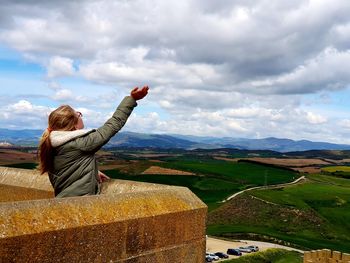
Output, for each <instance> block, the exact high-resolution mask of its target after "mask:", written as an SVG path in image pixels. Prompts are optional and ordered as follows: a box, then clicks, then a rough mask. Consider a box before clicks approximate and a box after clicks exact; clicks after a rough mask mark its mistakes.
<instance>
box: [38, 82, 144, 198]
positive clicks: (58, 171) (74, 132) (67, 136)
mask: <svg viewBox="0 0 350 263" xmlns="http://www.w3.org/2000/svg"><path fill="white" fill-rule="evenodd" d="M147 93H148V86H144V87H143V88H142V89H139V88H137V87H136V88H134V89H133V90H132V91H131V96H127V97H125V98H124V99H123V101H122V102H121V103H120V104H119V106H118V108H117V109H116V111H115V112H114V114H113V116H112V117H111V118H110V119H109V120H107V122H106V123H105V124H104V125H103V126H102V127H100V128H98V129H93V130H83V128H84V123H83V120H82V114H81V113H80V112H76V111H74V110H73V109H72V108H71V107H70V106H68V105H63V106H61V107H59V108H57V109H56V110H54V111H53V112H51V113H50V115H49V120H48V128H47V129H46V130H45V132H44V133H43V135H42V138H41V140H40V144H39V161H40V165H39V167H40V172H41V174H43V173H45V172H48V175H49V178H50V182H51V184H52V186H53V188H54V190H55V196H56V197H68V196H82V195H94V194H99V193H100V184H99V183H100V182H102V181H103V180H105V179H108V177H107V176H105V175H104V174H102V173H101V172H99V171H98V168H97V162H96V158H95V153H96V152H97V151H98V150H99V149H100V148H101V147H102V146H103V145H105V144H106V143H107V142H108V141H109V140H110V139H111V138H112V137H113V136H114V135H115V134H116V133H117V132H118V131H119V130H120V129H121V128H122V127H123V126H124V124H125V122H126V121H127V119H128V117H129V116H130V114H131V112H132V110H133V109H134V107H136V106H137V103H136V101H137V100H140V99H142V98H144V97H145V96H146V95H147Z"/></svg>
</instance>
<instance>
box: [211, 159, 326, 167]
mask: <svg viewBox="0 0 350 263" xmlns="http://www.w3.org/2000/svg"><path fill="white" fill-rule="evenodd" d="M214 158H215V159H218V160H224V161H230V162H237V161H239V160H248V161H254V162H259V163H266V164H273V165H280V166H288V167H302V166H311V165H330V164H331V162H327V161H324V160H321V159H317V158H313V159H311V158H310V159H305V158H262V157H254V158H224V157H214Z"/></svg>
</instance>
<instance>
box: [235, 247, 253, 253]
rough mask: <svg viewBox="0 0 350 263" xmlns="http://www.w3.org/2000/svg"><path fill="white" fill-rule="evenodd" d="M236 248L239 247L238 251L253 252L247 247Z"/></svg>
mask: <svg viewBox="0 0 350 263" xmlns="http://www.w3.org/2000/svg"><path fill="white" fill-rule="evenodd" d="M238 249H239V251H241V252H245V253H250V252H253V250H252V249H251V248H249V247H239V248H238Z"/></svg>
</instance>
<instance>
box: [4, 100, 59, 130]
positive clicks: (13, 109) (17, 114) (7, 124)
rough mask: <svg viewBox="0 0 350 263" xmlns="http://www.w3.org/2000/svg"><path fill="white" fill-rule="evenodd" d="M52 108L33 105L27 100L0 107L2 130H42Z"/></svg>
mask: <svg viewBox="0 0 350 263" xmlns="http://www.w3.org/2000/svg"><path fill="white" fill-rule="evenodd" d="M52 110H53V109H52V108H49V107H45V106H40V105H34V104H32V103H31V102H30V101H28V100H20V101H18V102H16V103H13V104H8V105H5V106H2V107H0V112H1V114H0V123H1V127H4V128H13V129H19V128H22V129H23V128H26V129H29V128H42V127H45V125H46V123H47V117H48V115H49V113H50V112H51V111H52Z"/></svg>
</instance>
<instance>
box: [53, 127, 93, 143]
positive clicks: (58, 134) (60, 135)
mask: <svg viewBox="0 0 350 263" xmlns="http://www.w3.org/2000/svg"><path fill="white" fill-rule="evenodd" d="M94 131H95V129H89V130H88V129H82V130H75V131H52V132H51V134H50V141H51V145H52V147H59V146H61V145H63V144H65V143H67V142H69V141H72V140H74V139H76V138H79V137H82V136H85V135H87V134H89V133H91V132H94Z"/></svg>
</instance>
